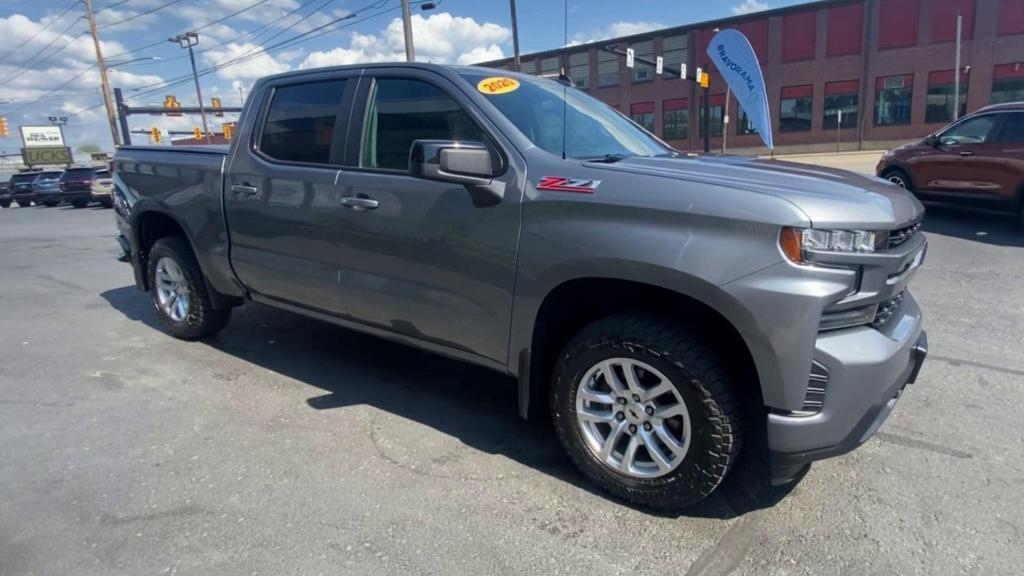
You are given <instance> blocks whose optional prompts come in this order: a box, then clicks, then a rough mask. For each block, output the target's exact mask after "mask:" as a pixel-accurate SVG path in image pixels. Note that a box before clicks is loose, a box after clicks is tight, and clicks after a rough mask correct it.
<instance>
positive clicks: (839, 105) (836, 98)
mask: <svg viewBox="0 0 1024 576" xmlns="http://www.w3.org/2000/svg"><path fill="white" fill-rule="evenodd" d="M859 120H860V82H858V81H857V80H847V81H843V82H826V83H825V115H824V116H823V117H822V121H821V127H822V129H824V130H835V129H836V125H837V124H839V127H841V128H856V127H857V122H858V121H859Z"/></svg>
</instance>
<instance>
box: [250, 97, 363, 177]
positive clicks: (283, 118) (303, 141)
mask: <svg viewBox="0 0 1024 576" xmlns="http://www.w3.org/2000/svg"><path fill="white" fill-rule="evenodd" d="M344 94H345V80H331V81H328V82H311V83H308V84H297V85H295V86H281V87H278V88H275V89H274V95H273V99H272V100H271V102H270V109H269V110H268V111H267V119H266V122H265V123H264V125H263V134H262V135H261V136H260V143H259V149H260V151H261V152H263V153H264V154H266V155H267V156H270V157H271V158H274V159H276V160H284V161H286V162H308V163H313V164H328V163H329V162H330V158H331V141H332V140H333V138H334V122H335V120H336V118H337V115H338V110H339V108H340V106H341V99H342V97H343V96H344Z"/></svg>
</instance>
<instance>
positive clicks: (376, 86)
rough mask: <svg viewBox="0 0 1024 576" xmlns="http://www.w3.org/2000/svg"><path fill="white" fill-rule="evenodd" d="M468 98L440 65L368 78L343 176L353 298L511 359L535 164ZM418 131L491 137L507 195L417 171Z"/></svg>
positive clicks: (444, 136)
mask: <svg viewBox="0 0 1024 576" xmlns="http://www.w3.org/2000/svg"><path fill="white" fill-rule="evenodd" d="M464 98H465V97H464V96H462V95H460V93H459V91H458V89H457V88H456V87H455V86H454V85H453V84H452V83H451V82H450V81H449V80H447V79H445V78H444V77H443V76H440V75H438V74H436V73H433V72H427V71H422V70H404V71H403V70H388V71H383V70H381V71H374V76H373V77H364V78H363V81H362V84H361V90H360V95H359V96H358V97H357V99H356V101H357V102H358V103H359V104H357V105H356V108H355V109H354V110H353V114H352V117H353V130H355V127H356V125H357V124H361V125H362V131H361V134H360V135H359V137H358V138H356V137H353V136H352V135H350V138H349V142H350V146H349V149H350V153H349V154H348V155H347V158H346V160H347V164H349V165H350V168H345V169H343V170H342V173H341V176H340V177H339V184H340V185H341V187H342V189H343V194H344V196H345V197H346V198H348V199H349V200H348V203H347V204H346V206H347V210H348V211H347V215H346V222H345V226H344V232H343V239H342V246H341V247H340V251H339V254H340V256H341V259H342V266H341V280H340V281H341V291H342V300H343V302H344V305H345V307H346V309H347V310H348V314H349V315H350V317H351V318H353V319H354V320H356V321H359V322H362V323H365V324H368V325H372V326H375V327H378V328H384V329H387V330H390V331H393V332H396V333H398V334H401V335H404V336H411V337H414V338H417V339H420V340H424V341H427V342H432V343H436V344H441V345H443V346H446V347H450V348H455V349H458V350H460V351H464V352H471V353H474V354H477V355H480V356H483V357H485V358H489V359H491V360H496V361H499V362H505V361H506V359H507V358H506V357H507V354H508V352H507V351H508V331H509V323H510V319H511V312H512V289H513V276H514V273H515V257H516V243H517V239H518V234H519V222H520V212H519V209H520V201H521V193H522V189H521V188H520V187H519V185H518V184H517V182H521V181H522V179H521V178H518V177H517V175H518V174H522V172H523V170H524V167H523V163H522V160H521V159H520V158H519V157H518V156H517V155H516V154H515V153H514V152H512V150H513V149H512V148H511V146H509V145H508V143H507V142H505V141H504V140H503V139H502V137H501V136H500V135H497V133H496V131H495V130H493V128H484V126H489V124H488V123H487V121H486V119H485V118H484V117H483V116H482V115H480V113H479V112H478V111H476V110H475V109H474V108H473V107H472V105H471V104H470V103H469V102H468V100H463V99H464ZM357 118H360V119H361V121H360V120H356V119H357ZM418 139H441V140H459V141H466V142H481V143H484V144H486V145H487V146H489V147H491V149H492V151H493V152H494V153H495V154H500V155H501V158H503V160H504V162H505V166H506V169H505V172H504V174H502V175H500V176H498V177H497V179H498V180H500V181H502V182H504V183H505V185H506V192H505V196H504V199H503V201H502V202H501V203H499V204H497V205H495V206H488V207H475V206H474V205H473V201H472V198H471V196H470V194H469V193H468V192H467V190H466V188H465V187H463V186H461V185H457V184H449V183H442V182H435V181H428V180H422V179H418V178H413V177H412V176H410V175H409V171H408V170H409V149H410V146H411V144H412V142H413V141H414V140H418ZM499 141H501V142H503V144H499V143H498V142H499ZM352 142H358V145H353V144H351V143H352ZM352 148H358V150H352ZM510 152H512V153H510Z"/></svg>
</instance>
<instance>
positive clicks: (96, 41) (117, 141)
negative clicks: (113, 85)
mask: <svg viewBox="0 0 1024 576" xmlns="http://www.w3.org/2000/svg"><path fill="white" fill-rule="evenodd" d="M85 15H86V17H87V18H88V19H89V33H90V34H92V43H93V46H95V47H96V66H97V67H98V68H99V69H100V83H101V84H102V86H103V105H104V106H105V107H106V109H107V122H108V123H109V124H110V137H111V138H113V140H114V147H115V148H117V147H118V146H120V145H121V137H120V136H119V135H118V133H117V120H116V116H115V114H114V103H113V101H112V99H111V97H110V82H109V81H108V80H107V65H106V63H105V62H104V61H103V50H101V49H100V37H99V34H97V33H96V15H95V14H93V11H92V0H85Z"/></svg>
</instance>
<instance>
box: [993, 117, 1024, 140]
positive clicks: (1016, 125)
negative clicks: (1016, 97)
mask: <svg viewBox="0 0 1024 576" xmlns="http://www.w3.org/2000/svg"><path fill="white" fill-rule="evenodd" d="M999 141H1000V142H1013V143H1015V144H1016V143H1022V142H1024V112H1014V113H1013V114H1010V115H1009V116H1008V117H1007V118H1006V120H1005V121H1003V127H1002V129H1000V131H999Z"/></svg>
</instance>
